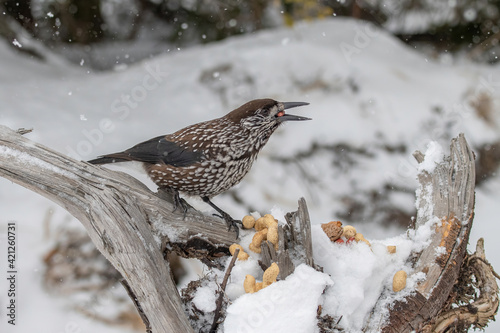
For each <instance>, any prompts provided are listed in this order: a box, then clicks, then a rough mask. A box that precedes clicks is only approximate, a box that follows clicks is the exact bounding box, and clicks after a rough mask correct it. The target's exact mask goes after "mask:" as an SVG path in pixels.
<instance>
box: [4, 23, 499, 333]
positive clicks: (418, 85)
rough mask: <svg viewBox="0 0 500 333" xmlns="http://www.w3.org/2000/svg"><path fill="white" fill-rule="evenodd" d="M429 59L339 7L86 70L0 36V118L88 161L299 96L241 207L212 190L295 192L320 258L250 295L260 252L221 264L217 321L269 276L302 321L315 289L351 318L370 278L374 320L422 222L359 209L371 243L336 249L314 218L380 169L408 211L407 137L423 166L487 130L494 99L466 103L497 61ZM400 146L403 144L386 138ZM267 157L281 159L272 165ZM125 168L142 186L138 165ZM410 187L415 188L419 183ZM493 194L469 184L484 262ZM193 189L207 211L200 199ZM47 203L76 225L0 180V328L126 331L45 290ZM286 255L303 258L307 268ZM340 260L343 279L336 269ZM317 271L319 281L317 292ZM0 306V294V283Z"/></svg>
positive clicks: (495, 83)
mask: <svg viewBox="0 0 500 333" xmlns="http://www.w3.org/2000/svg"><path fill="white" fill-rule="evenodd" d="M21 42H22V44H23V45H25V44H26V43H25V41H24V40H23V41H21ZM341 45H342V46H343V47H341ZM441 59H442V60H443V61H441ZM441 59H426V58H425V57H424V56H423V55H422V54H419V53H418V52H416V51H415V50H413V49H411V48H409V47H407V46H405V45H404V44H402V43H401V42H400V41H398V40H396V39H395V38H393V37H392V36H390V35H389V34H387V33H385V32H382V31H379V30H377V29H376V28H375V27H374V26H372V25H368V24H366V23H363V22H358V21H353V20H347V19H337V18H336V19H334V20H324V21H320V22H314V23H303V24H297V25H296V26H295V27H294V28H292V29H288V28H283V29H276V30H268V31H262V32H259V33H256V34H252V35H247V36H241V37H237V38H231V39H228V40H225V41H222V42H220V43H215V44H209V45H205V46H197V47H193V48H188V49H183V50H180V51H179V50H176V51H171V52H169V53H167V54H164V55H160V56H158V57H155V58H151V59H148V60H147V61H143V62H140V63H136V64H133V65H129V66H126V67H123V68H121V69H120V70H116V71H110V72H103V73H99V74H94V73H91V72H89V71H88V69H85V68H82V67H80V66H70V65H68V64H67V62H66V61H64V60H62V59H59V58H57V57H55V56H51V55H50V54H48V57H47V61H46V62H37V61H33V60H30V59H28V58H25V57H24V56H22V55H19V54H16V53H13V51H12V50H11V49H10V48H7V47H5V46H4V47H2V48H0V63H1V64H2V70H1V71H0V101H2V111H1V112H0V124H2V125H7V126H9V127H10V128H13V129H17V128H20V127H24V128H31V127H33V128H34V131H33V132H32V133H30V134H27V135H26V136H27V137H28V138H30V139H32V140H34V141H36V142H39V143H41V144H44V145H46V146H48V147H50V148H52V149H54V150H57V151H60V152H63V153H65V154H67V155H70V156H72V157H75V158H78V159H83V160H86V159H91V158H94V157H96V156H97V155H100V154H104V153H109V152H114V151H119V150H123V149H125V148H128V147H130V146H132V145H134V144H136V143H137V142H141V141H143V140H146V139H149V138H151V137H154V136H157V135H161V134H166V133H170V132H173V131H175V130H177V129H179V128H181V127H183V126H186V125H189V124H192V123H195V122H198V121H202V120H207V119H211V118H215V117H220V116H222V115H223V114H225V113H227V112H228V111H229V110H231V109H233V108H234V107H237V106H239V105H241V104H243V103H244V102H246V101H248V100H250V99H253V98H262V97H271V98H275V99H278V100H281V101H305V102H310V103H311V104H310V106H307V107H301V108H297V109H294V112H293V113H294V114H299V115H303V116H307V117H311V118H312V119H313V120H312V121H308V122H304V123H300V124H299V123H291V124H287V126H283V128H280V129H279V130H278V132H277V133H276V134H274V135H273V138H271V139H270V141H269V143H268V145H267V146H266V148H265V149H264V150H263V151H262V152H261V154H260V156H259V159H258V160H257V162H256V164H255V165H254V167H253V169H252V171H251V172H250V173H249V174H248V175H247V177H246V178H245V179H244V181H243V182H242V183H241V184H240V185H238V187H237V188H236V190H235V191H236V194H237V195H238V196H239V197H241V198H244V199H245V201H246V203H247V206H242V205H240V204H239V203H238V202H237V201H236V200H234V199H233V197H232V196H231V195H221V196H219V197H216V198H215V199H214V202H215V203H216V204H217V205H219V206H221V207H224V209H225V210H226V211H228V212H229V213H230V214H231V215H233V216H235V217H242V216H243V215H246V214H248V213H249V212H248V209H249V207H251V209H256V210H258V211H259V212H260V213H261V214H265V213H266V212H270V211H271V209H272V211H273V213H276V215H280V216H281V215H282V213H279V212H288V211H294V210H296V208H297V199H298V198H299V197H301V196H304V197H305V198H306V200H307V204H308V207H309V210H310V215H311V220H312V223H313V227H312V232H313V237H314V240H315V245H314V246H315V258H316V260H317V262H318V263H319V264H320V265H322V266H324V268H325V272H326V273H325V274H321V273H313V272H312V271H311V272H310V278H311V281H308V282H307V283H303V288H295V287H293V288H292V287H290V286H291V285H293V283H294V281H295V282H303V278H302V277H301V276H298V275H297V276H295V274H294V275H292V276H290V277H289V278H288V279H287V280H286V281H281V282H278V283H276V284H275V285H271V286H270V287H268V288H266V289H264V290H262V291H260V292H259V293H257V294H252V295H246V294H245V295H243V290H242V283H243V279H244V275H245V274H252V275H254V276H256V278H257V279H261V278H262V271H261V269H260V267H259V266H258V264H257V259H258V255H256V254H252V253H250V255H251V259H249V260H248V261H247V262H246V263H243V262H238V263H237V265H236V266H235V267H234V269H233V274H232V276H231V279H230V283H229V285H228V286H227V294H228V296H229V297H230V298H231V299H232V300H233V301H234V304H233V305H232V306H230V307H229V308H228V313H229V316H228V319H227V320H226V323H225V327H227V328H228V329H227V330H226V332H227V333H230V332H237V331H233V330H232V329H229V328H233V327H239V326H238V325H240V324H244V323H245V322H244V320H247V319H245V318H243V317H239V316H238V315H237V313H243V312H245V311H246V310H249V309H255V308H256V307H257V305H258V302H259V301H262V299H264V298H266V296H265V295H267V296H272V294H273V293H274V292H275V291H276V294H277V295H283V300H287V302H286V303H285V304H286V306H284V305H282V304H281V303H280V304H278V305H277V306H276V308H275V310H276V315H278V316H281V318H287V319H286V321H287V322H288V320H289V321H290V327H288V328H290V329H292V326H293V328H294V329H295V327H300V328H303V329H304V330H302V331H300V332H304V333H312V332H315V330H314V323H315V316H316V308H317V305H318V304H322V305H323V307H324V311H327V312H328V313H332V314H337V315H338V314H340V312H339V311H340V309H342V311H344V312H343V313H342V315H343V318H342V320H341V322H340V324H341V325H344V326H345V327H348V328H349V329H350V330H351V331H352V332H356V330H357V328H358V327H360V325H362V324H363V321H364V320H366V315H367V313H369V311H370V305H373V304H374V301H375V300H374V298H375V295H377V293H378V294H380V291H382V292H383V295H384V297H385V296H387V297H385V298H384V300H386V301H387V303H386V304H384V305H383V306H381V307H380V308H378V309H376V313H377V314H378V315H379V316H380V320H384V311H386V310H387V306H388V305H389V303H390V302H391V301H393V300H394V299H395V298H396V297H402V295H404V293H405V292H408V291H409V290H411V286H412V285H414V283H415V281H417V280H418V279H419V278H421V276H415V275H412V272H411V269H410V268H409V267H406V266H405V264H404V260H405V258H406V257H405V256H407V255H408V253H409V252H410V251H411V249H413V248H415V247H423V246H425V241H426V239H428V235H429V234H430V232H431V230H432V229H431V225H426V226H425V227H422V228H420V229H419V232H417V233H415V234H412V233H409V234H408V235H406V234H404V231H403V230H401V229H400V228H397V227H392V228H384V227H382V226H380V225H379V224H376V223H370V222H371V220H370V219H369V220H368V221H359V224H358V223H356V224H355V226H356V228H357V229H358V231H360V232H362V233H363V234H364V235H365V237H366V238H367V239H368V240H370V242H371V243H372V249H373V252H372V251H370V250H369V248H368V247H367V246H365V245H364V244H356V245H353V246H351V247H350V248H349V247H347V246H344V247H341V246H340V245H337V244H331V243H329V242H328V241H327V240H325V237H324V236H323V235H322V234H321V230H320V229H319V227H318V226H317V225H318V224H320V223H325V222H328V221H331V220H338V217H337V212H338V211H341V210H342V209H343V207H344V206H343V203H342V200H343V197H344V196H345V195H360V194H362V193H364V192H369V191H373V190H374V191H378V190H379V189H380V188H382V187H383V186H384V185H385V184H387V183H389V184H390V186H394V187H402V188H406V189H408V191H407V192H400V193H399V192H398V193H399V194H397V195H394V196H393V199H394V202H396V203H397V204H398V205H401V208H402V209H405V210H407V211H411V210H412V209H413V205H414V195H413V193H414V190H415V187H416V180H415V179H416V175H417V172H418V171H419V169H418V166H417V163H416V162H415V160H414V158H413V157H412V156H411V154H412V152H413V151H414V150H417V149H418V150H421V151H425V150H426V149H427V153H426V161H425V167H421V169H425V170H427V171H430V170H432V168H433V166H434V165H435V162H437V161H439V160H441V159H442V153H444V154H448V151H449V149H448V146H449V140H450V138H451V137H455V136H456V135H458V133H460V132H463V133H465V137H466V138H467V140H468V142H469V143H470V144H471V145H473V146H479V145H481V144H485V143H490V142H494V141H498V140H499V138H500V132H499V131H498V126H499V123H498V121H499V119H500V117H499V112H500V111H498V108H493V109H492V110H491V112H492V114H491V117H492V119H493V121H486V120H484V119H483V118H481V117H479V116H477V115H476V112H475V110H474V109H473V108H472V107H471V101H473V100H475V99H477V98H479V97H480V96H483V95H484V94H486V96H488V98H490V99H491V102H492V105H497V104H498V103H499V102H500V90H499V87H500V79H499V76H500V67H499V66H491V65H488V66H486V65H480V64H474V63H470V62H468V61H467V60H466V59H460V58H459V59H449V58H446V59H444V58H441ZM214 73H218V75H216V76H214V75H213V74H214ZM82 116H83V117H82ZM313 143H314V144H316V145H318V146H319V147H321V148H320V149H319V152H318V153H317V154H315V155H313V156H311V157H310V158H307V159H301V158H297V156H299V155H300V153H304V152H307V151H308V150H309V148H310V146H311V145H312V144H313ZM339 144H348V145H350V147H352V148H353V149H357V151H354V152H350V151H348V150H346V149H344V150H339V153H338V154H337V155H335V154H333V153H332V152H333V151H334V148H335V147H336V146H337V145H339ZM399 145H403V146H405V147H407V150H406V151H398V150H391V149H385V148H384V147H397V146H399ZM431 147H432V149H431ZM439 147H441V151H439ZM340 152H342V153H343V154H340ZM6 154H7V153H6V151H5V150H2V153H1V154H0V164H1V160H2V159H4V158H10V157H11V155H6ZM297 154H299V155H297ZM299 157H300V156H299ZM279 159H287V161H288V162H287V163H285V164H283V163H281V162H279V161H277V160H279ZM349 159H352V160H353V161H354V162H353V163H350V162H349ZM31 162H33V161H31ZM39 167H40V170H41V172H43V170H47V167H46V166H44V165H39ZM52 171H54V170H52ZM130 173H131V174H132V175H134V176H135V177H137V178H138V179H140V180H141V181H144V182H145V183H147V184H148V185H149V186H151V187H152V188H153V189H154V188H155V187H154V186H152V184H151V182H150V181H148V180H147V177H145V176H144V175H142V174H140V173H139V172H137V171H130ZM419 191H420V193H423V194H424V195H425V189H419ZM422 191H423V192H422ZM361 199H362V200H363V198H362V197H361ZM498 200H500V177H499V176H498V174H496V175H495V176H494V177H492V178H491V179H490V180H488V182H486V183H485V184H483V185H482V186H481V187H480V188H478V189H477V198H476V211H475V219H474V227H473V228H472V234H471V240H470V244H471V246H469V250H472V251H473V250H474V247H475V242H476V240H477V239H478V238H479V237H484V238H485V247H486V255H487V257H488V260H489V261H490V262H491V263H492V265H493V267H495V268H496V269H497V270H498V267H500V257H498V256H494V254H495V253H498V251H499V250H500V249H499V245H498V244H499V243H498V242H497V238H498V234H499V232H500V229H499V228H500V227H499V226H498V223H494V222H495V221H496V220H497V218H496V217H497V215H498V213H497V212H496V211H495V207H496V206H497V202H498ZM190 202H191V201H190ZM194 204H195V205H196V207H197V208H199V209H205V210H207V208H206V205H205V204H204V203H202V202H196V201H195V202H194ZM366 204H368V202H366ZM273 207H276V208H274V209H273ZM427 208H429V207H427ZM49 209H51V210H53V212H54V214H53V215H52V218H51V220H50V221H51V222H50V225H51V226H56V225H60V224H64V223H69V224H74V225H78V221H76V220H74V219H73V218H72V217H71V216H70V215H69V214H68V213H67V212H65V211H64V210H63V209H62V208H59V207H56V206H55V205H54V204H53V203H51V202H50V201H48V200H46V199H44V198H42V197H40V196H38V195H36V194H34V193H32V192H29V191H28V190H25V189H23V188H21V187H20V186H18V185H16V184H13V183H11V182H9V181H6V180H5V179H0V212H1V213H2V214H0V249H2V251H4V253H5V248H6V244H5V239H6V238H5V237H6V234H5V233H6V224H7V221H16V223H17V225H18V228H19V235H18V238H19V242H18V253H19V261H18V263H19V267H20V268H19V280H18V285H17V286H18V289H19V297H18V306H19V307H18V319H19V321H18V325H16V327H15V328H13V327H11V326H9V325H7V323H6V321H5V320H4V319H5V318H2V319H1V320H0V331H1V332H33V331H36V332H40V333H49V332H71V331H73V332H77V331H78V330H80V331H81V332H90V331H98V332H102V333H113V332H124V329H122V328H117V327H110V326H106V325H104V324H102V323H99V322H97V321H94V320H92V319H90V318H88V317H85V316H83V315H81V314H80V313H78V312H76V311H74V310H73V309H72V308H71V307H70V306H68V303H67V302H66V301H65V299H64V298H62V297H61V298H59V297H54V296H52V295H49V294H48V293H47V292H46V291H45V290H44V289H43V287H42V283H41V281H42V278H43V262H42V257H43V255H44V253H45V252H46V251H47V249H48V248H49V246H50V245H51V244H52V241H48V240H47V239H45V238H44V237H43V236H42V235H43V234H44V230H45V229H44V228H45V227H44V224H43V221H44V219H45V215H46V213H47V211H49ZM431 212H432V210H428V211H427V212H426V211H425V210H422V211H419V213H423V214H426V213H428V214H430V213H431ZM366 222H368V223H366ZM165 232H169V231H168V230H165ZM242 236H243V239H242V246H243V247H245V248H246V249H247V250H248V244H249V242H250V240H249V238H251V236H249V233H248V232H245V231H242ZM245 236H246V238H245ZM376 239H378V240H376ZM386 245H396V246H397V249H398V250H397V253H396V254H395V255H389V254H387V253H386V252H385V246H386ZM298 269H299V272H300V271H307V267H302V268H298ZM400 269H404V270H405V271H407V273H408V276H409V277H408V278H409V280H408V283H409V286H408V290H406V289H405V291H403V292H402V293H398V294H396V295H395V294H393V293H392V289H390V283H391V279H392V275H393V273H394V272H395V271H397V270H400ZM5 271H6V260H5V258H3V259H2V257H1V256H0V274H3V273H1V272H5ZM296 274H297V273H296ZM308 274H309V273H308ZM327 274H329V275H330V277H328V276H327ZM347 274H349V276H353V277H354V278H351V279H350V280H349V281H346V277H347ZM308 276H309V275H308ZM330 279H331V281H330ZM332 281H333V284H332ZM327 286H328V288H326V294H325V295H323V296H321V293H322V292H323V289H325V287H327ZM5 290H6V280H5V279H4V278H0V294H2V295H3V293H4V291H5ZM203 293H205V294H203ZM214 295H215V294H214ZM296 296H297V297H296ZM298 296H300V297H298ZM327 296H331V297H327ZM211 297H212V296H211V294H210V293H209V292H208V290H204V291H202V292H201V293H200V295H199V297H198V299H197V301H196V302H198V303H199V305H200V306H202V307H205V308H206V309H209V308H210V305H209V304H208V302H206V301H205V300H206V299H209V298H211ZM294 297H296V298H294ZM247 302H248V303H247ZM384 306H385V307H384ZM287 307H290V308H292V309H295V310H296V311H299V310H300V311H302V312H295V313H293V314H294V316H296V315H303V318H302V319H303V320H302V321H301V322H299V323H297V322H296V320H295V319H294V316H293V317H290V318H289V317H288V316H291V314H292V312H291V311H289V309H288V308H287ZM0 308H2V309H4V308H5V298H4V297H3V296H2V297H1V298H0ZM0 313H4V312H2V311H0ZM262 316H264V315H262ZM262 316H261V317H262ZM261 317H258V318H254V319H255V320H254V321H253V322H252V323H255V322H256V321H257V322H258V320H261ZM247 318H248V317H247ZM266 322H267V323H268V322H269V321H266ZM292 322H293V323H295V324H296V326H295V325H292V324H291V323H292ZM259 325H264V324H259ZM273 325H274V324H273V323H271V324H270V326H269V327H273ZM259 327H260V326H259ZM266 327H267V326H266ZM499 328H500V324H498V323H497V322H494V323H492V324H490V327H488V329H487V330H486V331H487V332H496V331H498V329H499ZM264 329H267V328H262V330H264ZM259 330H260V328H259ZM275 331H276V330H275ZM290 332H293V330H290Z"/></svg>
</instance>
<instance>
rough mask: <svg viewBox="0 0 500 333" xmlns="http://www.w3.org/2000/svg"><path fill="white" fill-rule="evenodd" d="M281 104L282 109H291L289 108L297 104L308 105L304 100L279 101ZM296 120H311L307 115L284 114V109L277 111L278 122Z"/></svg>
mask: <svg viewBox="0 0 500 333" xmlns="http://www.w3.org/2000/svg"><path fill="white" fill-rule="evenodd" d="M281 104H283V110H287V109H291V108H296V107H298V106H303V105H309V103H306V102H284V103H281ZM280 114H281V115H280ZM290 120H292V121H297V120H311V118H307V117H301V116H294V115H293V114H286V113H285V111H281V112H280V113H278V121H279V122H280V123H282V122H284V121H290Z"/></svg>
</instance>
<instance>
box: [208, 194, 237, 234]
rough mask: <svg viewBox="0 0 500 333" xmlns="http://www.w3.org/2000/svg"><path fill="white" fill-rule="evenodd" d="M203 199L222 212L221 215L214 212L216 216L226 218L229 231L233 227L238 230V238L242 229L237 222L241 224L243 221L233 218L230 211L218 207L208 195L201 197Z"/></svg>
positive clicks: (218, 211)
mask: <svg viewBox="0 0 500 333" xmlns="http://www.w3.org/2000/svg"><path fill="white" fill-rule="evenodd" d="M201 199H202V200H203V201H205V202H206V203H207V204H209V205H210V206H211V207H212V208H213V209H215V210H216V211H217V213H219V214H220V215H217V214H214V215H215V216H219V217H220V218H222V219H224V221H226V224H227V226H228V229H227V230H228V231H230V230H231V228H234V231H236V238H238V237H239V235H240V229H239V228H238V225H237V223H240V224H241V221H238V220H235V219H233V218H232V217H231V215H229V214H228V213H226V212H225V211H223V210H222V209H220V208H219V207H217V206H216V205H215V204H214V203H213V202H212V201H210V199H209V198H208V197H201Z"/></svg>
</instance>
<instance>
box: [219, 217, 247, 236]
mask: <svg viewBox="0 0 500 333" xmlns="http://www.w3.org/2000/svg"><path fill="white" fill-rule="evenodd" d="M213 215H214V216H217V217H219V218H221V219H223V220H224V221H225V222H226V224H227V231H231V228H233V229H234V231H236V238H238V237H240V228H239V227H238V223H239V224H241V225H243V223H242V222H241V221H240V220H235V219H233V218H232V217H231V215H229V214H227V213H224V214H213Z"/></svg>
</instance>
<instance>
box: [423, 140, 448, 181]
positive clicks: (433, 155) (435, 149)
mask: <svg viewBox="0 0 500 333" xmlns="http://www.w3.org/2000/svg"><path fill="white" fill-rule="evenodd" d="M444 156H445V153H444V150H443V147H441V145H440V144H439V143H437V142H436V141H431V142H429V143H428V144H427V150H426V151H425V158H424V161H423V162H422V163H420V164H419V165H418V172H419V173H420V172H422V171H427V172H428V173H432V172H433V171H434V169H435V168H436V165H437V164H439V163H441V162H442V161H443V159H444Z"/></svg>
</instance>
